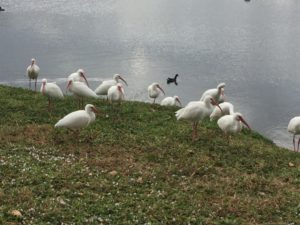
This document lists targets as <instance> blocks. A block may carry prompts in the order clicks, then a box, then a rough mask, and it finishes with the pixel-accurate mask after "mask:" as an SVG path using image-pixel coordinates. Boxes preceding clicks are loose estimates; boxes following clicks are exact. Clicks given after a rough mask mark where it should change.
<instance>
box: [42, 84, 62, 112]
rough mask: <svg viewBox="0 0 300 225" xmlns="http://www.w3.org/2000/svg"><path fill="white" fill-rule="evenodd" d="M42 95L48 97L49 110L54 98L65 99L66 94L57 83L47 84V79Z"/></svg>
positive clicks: (43, 85)
mask: <svg viewBox="0 0 300 225" xmlns="http://www.w3.org/2000/svg"><path fill="white" fill-rule="evenodd" d="M41 93H42V94H43V95H45V96H47V97H48V109H50V107H51V99H52V98H59V99H63V98H64V94H63V92H62V91H61V89H60V87H59V86H58V85H57V84H55V83H47V79H43V80H42V86H41Z"/></svg>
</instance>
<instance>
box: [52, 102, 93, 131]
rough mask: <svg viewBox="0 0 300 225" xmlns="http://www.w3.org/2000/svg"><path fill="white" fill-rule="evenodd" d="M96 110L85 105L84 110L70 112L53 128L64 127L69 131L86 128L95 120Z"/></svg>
mask: <svg viewBox="0 0 300 225" xmlns="http://www.w3.org/2000/svg"><path fill="white" fill-rule="evenodd" d="M97 112H98V110H97V109H96V107H95V106H94V105H92V104H87V105H86V106H85V109H84V110H78V111H75V112H71V113H69V114H68V115H66V116H65V117H63V118H62V119H60V120H59V121H58V122H57V123H56V124H55V125H54V127H66V128H69V129H80V128H83V127H86V126H88V125H89V124H90V123H91V122H93V121H94V120H95V118H96V115H95V113H97Z"/></svg>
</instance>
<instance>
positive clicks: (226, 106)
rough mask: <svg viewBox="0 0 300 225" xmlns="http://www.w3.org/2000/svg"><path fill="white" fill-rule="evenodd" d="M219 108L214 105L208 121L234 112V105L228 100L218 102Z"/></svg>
mask: <svg viewBox="0 0 300 225" xmlns="http://www.w3.org/2000/svg"><path fill="white" fill-rule="evenodd" d="M219 106H220V108H221V109H222V112H221V110H220V109H219V108H218V107H215V108H214V110H213V112H212V113H211V114H210V116H209V117H210V121H212V120H216V119H219V118H220V117H222V116H225V115H231V114H233V113H234V106H233V105H232V104H231V103H230V102H222V103H220V104H219Z"/></svg>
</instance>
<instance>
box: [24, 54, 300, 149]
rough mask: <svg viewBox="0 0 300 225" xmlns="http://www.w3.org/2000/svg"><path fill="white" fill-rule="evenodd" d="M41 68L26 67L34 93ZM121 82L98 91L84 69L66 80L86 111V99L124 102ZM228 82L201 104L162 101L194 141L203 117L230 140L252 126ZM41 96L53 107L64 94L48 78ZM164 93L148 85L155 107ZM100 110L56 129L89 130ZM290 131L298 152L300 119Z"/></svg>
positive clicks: (75, 115) (73, 116) (89, 108)
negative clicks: (228, 91)
mask: <svg viewBox="0 0 300 225" xmlns="http://www.w3.org/2000/svg"><path fill="white" fill-rule="evenodd" d="M39 71H40V68H39V67H38V66H37V64H36V60H35V59H32V60H31V64H30V65H29V66H28V68H27V75H28V78H29V88H31V80H35V91H36V83H37V77H38V75H39ZM120 80H122V81H123V82H124V83H125V84H126V85H127V82H126V81H125V79H124V78H123V77H122V76H121V75H119V74H115V75H114V76H113V79H111V80H106V81H103V82H102V83H101V84H100V85H99V86H98V87H97V88H96V89H95V90H92V89H91V88H90V87H89V83H88V81H87V78H86V75H85V72H84V70H82V69H79V70H77V72H74V73H72V74H70V75H69V76H68V78H67V91H70V92H71V93H72V94H73V95H74V96H75V97H77V98H78V105H79V107H80V108H83V98H84V97H92V98H100V96H101V95H105V96H106V97H107V100H108V101H110V102H113V101H118V102H121V101H123V100H124V96H125V92H124V87H123V85H122V83H120V82H119V81H120ZM224 88H225V83H220V84H219V85H218V86H217V88H213V89H208V90H206V91H205V92H204V93H203V94H202V96H201V98H200V100H199V101H191V102H189V103H188V104H187V105H186V106H185V107H182V105H181V102H180V100H179V97H178V96H174V97H166V98H164V99H163V100H162V101H161V103H160V104H161V105H163V106H179V107H182V108H180V109H179V110H177V111H176V112H175V116H176V118H177V120H181V119H184V120H187V121H190V122H191V123H192V139H193V140H195V139H197V136H198V134H197V126H198V123H199V122H200V121H201V120H203V119H204V118H207V117H208V118H209V117H210V120H211V121H212V120H217V124H218V126H219V128H220V129H221V130H222V131H223V132H224V133H225V135H226V137H227V140H228V135H230V134H232V133H238V132H240V131H241V130H242V127H243V124H244V125H245V126H246V127H247V128H249V129H250V126H249V125H248V123H247V122H246V121H245V119H244V118H243V116H242V114H241V113H239V112H234V106H233V104H231V103H230V102H226V101H225V95H224ZM41 93H42V94H43V95H45V96H47V97H48V108H49V109H50V108H51V107H52V104H51V101H52V98H63V97H64V95H63V92H62V90H61V89H60V87H59V86H57V85H56V84H55V83H47V80H46V79H43V80H42V86H41ZM161 93H163V94H164V95H165V92H164V90H163V89H162V87H161V86H160V85H159V84H158V83H156V82H154V83H152V84H151V85H149V86H148V96H149V98H151V99H153V104H154V103H155V101H156V99H157V98H158V97H159V96H160V94H161ZM96 112H98V109H97V108H96V107H95V106H94V105H91V104H87V105H86V106H85V109H84V110H78V111H75V112H71V113H69V114H68V115H66V116H65V117H63V118H62V119H61V120H59V121H58V122H57V123H56V124H55V127H66V128H69V129H79V128H82V127H86V126H87V125H89V124H90V123H91V122H93V121H94V120H95V118H96V116H95V113H96ZM288 131H289V132H291V133H293V145H294V151H298V150H299V145H300V137H299V139H298V143H297V148H296V141H295V137H296V135H298V134H300V116H299V117H294V118H293V119H291V121H290V122H289V124H288Z"/></svg>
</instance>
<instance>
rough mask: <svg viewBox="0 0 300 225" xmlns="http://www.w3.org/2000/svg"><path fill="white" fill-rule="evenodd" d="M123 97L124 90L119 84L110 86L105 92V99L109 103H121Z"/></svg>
mask: <svg viewBox="0 0 300 225" xmlns="http://www.w3.org/2000/svg"><path fill="white" fill-rule="evenodd" d="M124 95H125V93H124V88H123V85H122V84H121V83H118V84H116V85H113V86H111V87H110V88H109V89H108V92H107V97H108V100H109V101H110V102H113V101H119V102H121V101H122V100H124Z"/></svg>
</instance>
